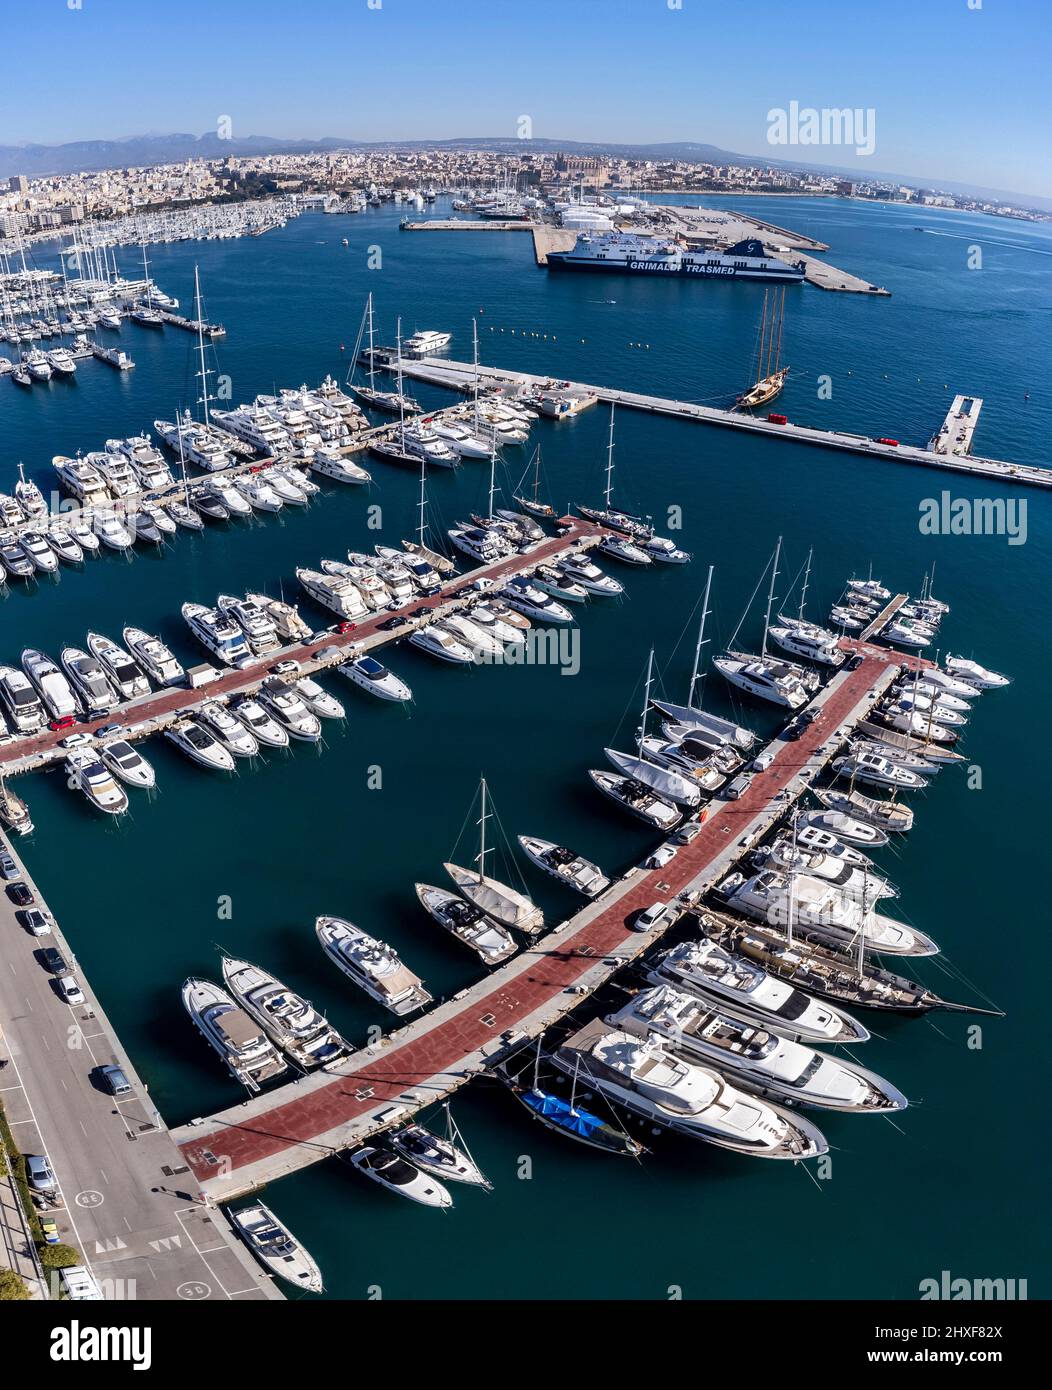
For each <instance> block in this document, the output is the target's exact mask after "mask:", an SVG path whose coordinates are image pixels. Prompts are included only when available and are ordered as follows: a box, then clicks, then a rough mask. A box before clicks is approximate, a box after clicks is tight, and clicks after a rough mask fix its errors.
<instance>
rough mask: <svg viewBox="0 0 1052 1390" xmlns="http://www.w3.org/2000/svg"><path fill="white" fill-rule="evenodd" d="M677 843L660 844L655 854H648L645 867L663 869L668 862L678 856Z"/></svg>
mask: <svg viewBox="0 0 1052 1390" xmlns="http://www.w3.org/2000/svg"><path fill="white" fill-rule="evenodd" d="M677 848H678V846H676V845H658V847H657V849H656V850H655V851H654V853H653V854H648V855H647V857H646V859H645V861H644V863H643V867H644V868H645V869H663V868H664V867H665V865H666V864H668V863H671V861H672V860H673V859H675V857H676V849H677Z"/></svg>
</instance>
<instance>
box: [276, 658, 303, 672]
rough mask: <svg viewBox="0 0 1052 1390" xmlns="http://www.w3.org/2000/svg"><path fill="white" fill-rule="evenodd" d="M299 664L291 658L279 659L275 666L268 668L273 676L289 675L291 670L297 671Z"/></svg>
mask: <svg viewBox="0 0 1052 1390" xmlns="http://www.w3.org/2000/svg"><path fill="white" fill-rule="evenodd" d="M299 669H300V664H299V662H298V661H293V660H292V659H291V658H290V659H289V660H288V661H279V662H278V664H277V665H276V666H272V667H271V668H270V670H271V674H272V675H275V676H291V675H292V673H293V671H298V670H299Z"/></svg>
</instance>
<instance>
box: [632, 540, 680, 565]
mask: <svg viewBox="0 0 1052 1390" xmlns="http://www.w3.org/2000/svg"><path fill="white" fill-rule="evenodd" d="M639 548H640V550H642V551H643V553H644V554H645V555H649V556H650V557H651V559H653V560H660V561H661V562H662V563H663V564H666V565H686V564H688V563H689V562H690V558H691V557H690V553H689V552H688V551H686V550H681V549H680V548H679V546H677V545H676V544H675V543H674V542H673V541H671V540H669V538H668V536H651V537H650V538H649V539H648V540H645V541H642V542H641V543H640V547H639Z"/></svg>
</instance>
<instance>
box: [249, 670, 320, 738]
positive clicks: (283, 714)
mask: <svg viewBox="0 0 1052 1390" xmlns="http://www.w3.org/2000/svg"><path fill="white" fill-rule="evenodd" d="M259 702H260V704H261V705H262V706H263V708H264V709H265V710H267V711H268V713H270V714H272V715H273V716H274V718H275V719H276V720H277V721H278V723H279V724H281V725H282V726H283V727H284V728H285V729H287V730H288V732H289V733H290V734H291V735H292V737H293V738H298V739H302V740H303V741H304V742H305V743H317V742H318V740H319V739H320V738H321V721H320V720H319V719H318V716H317V715H316V714H315V713H314V712H313V711H312V710H309V709H308V708H307V706H306V705H305V704H304V703H303V700H302V698H301V697H300V696H299V695H298V694H297V693H296V691H295V690H294V689H293V688H292V686H290V685H288V684H287V683H286V682H285V681H283V680H282V679H281V677H280V676H268V677H267V679H266V680H265V681H264V682H263V685H262V687H261V689H260V692H259Z"/></svg>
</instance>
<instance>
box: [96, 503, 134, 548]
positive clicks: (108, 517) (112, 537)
mask: <svg viewBox="0 0 1052 1390" xmlns="http://www.w3.org/2000/svg"><path fill="white" fill-rule="evenodd" d="M93 525H94V527H95V534H96V535H97V536H98V538H99V540H100V541H101V542H102V543H103V545H105V546H108V547H109V548H110V550H130V549H131V547H132V546H133V545H134V544H135V537H134V535H133V534H132V532H131V531H129V530H128V528H127V527H126V526H125V525H124V524H123V523H122V522H121V521H120V520H119V519H118V517H117V514H116V513H115V512H96V513H95V516H94V518H93Z"/></svg>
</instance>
